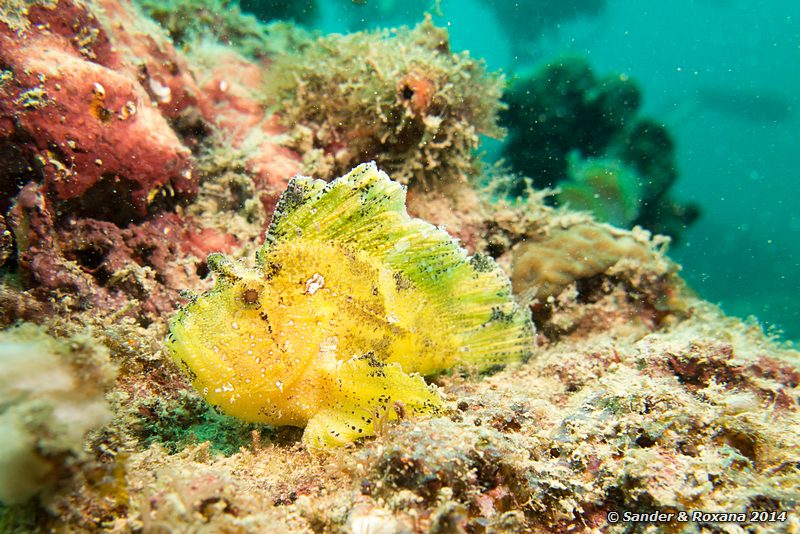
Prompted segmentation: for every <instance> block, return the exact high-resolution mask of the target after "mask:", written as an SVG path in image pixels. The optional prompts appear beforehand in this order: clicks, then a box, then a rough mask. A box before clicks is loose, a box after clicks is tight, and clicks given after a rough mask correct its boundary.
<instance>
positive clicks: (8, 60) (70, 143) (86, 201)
mask: <svg viewBox="0 0 800 534" xmlns="http://www.w3.org/2000/svg"><path fill="white" fill-rule="evenodd" d="M20 9H22V8H20ZM7 16H8V15H6V17H7ZM26 16H27V19H26V24H25V26H24V27H23V28H20V29H15V28H14V27H12V26H9V25H8V23H7V22H6V23H2V22H0V39H1V40H2V41H0V42H2V46H0V50H2V52H0V63H2V65H3V66H4V71H3V72H4V75H3V82H2V84H0V125H2V128H0V143H2V145H3V146H9V145H13V149H12V148H8V149H7V150H9V151H12V150H13V152H14V156H15V157H11V158H3V164H2V166H0V182H3V185H2V186H0V188H1V189H2V190H4V191H10V190H12V189H13V184H14V183H15V182H16V183H19V182H20V181H27V180H29V179H30V176H31V175H32V174H34V169H36V171H35V172H37V173H40V174H41V175H42V178H43V182H44V184H45V186H46V188H47V190H48V191H49V192H52V193H54V195H55V196H56V198H58V199H59V200H71V199H81V200H82V201H83V202H82V204H81V208H82V209H83V210H85V211H87V212H88V213H90V214H91V215H94V216H104V217H105V218H116V219H117V220H119V221H122V222H127V220H129V219H131V218H133V217H134V216H143V215H145V214H146V213H147V212H148V210H149V209H150V206H151V204H152V203H153V201H154V199H155V198H156V195H158V198H161V193H168V196H173V195H178V196H179V197H180V196H188V195H191V194H193V193H194V191H195V189H196V187H197V184H196V181H195V180H193V179H192V175H191V167H190V163H189V151H188V150H187V149H186V148H185V147H184V146H183V145H182V144H181V142H180V140H179V139H178V137H177V135H176V134H175V132H174V131H173V130H172V128H170V126H169V124H168V122H167V120H166V119H165V117H164V116H163V115H162V113H160V112H159V109H158V108H156V107H153V106H151V105H150V103H151V96H152V97H154V100H153V102H156V103H160V104H162V105H163V104H167V103H171V106H170V108H169V109H170V110H171V111H177V108H175V107H174V106H175V102H177V101H178V100H179V98H180V97H181V96H182V97H184V98H190V97H188V96H187V93H184V94H183V95H178V94H175V95H172V96H170V97H168V95H169V94H170V85H169V83H168V82H167V80H168V79H169V80H172V79H175V78H178V77H179V75H173V74H170V73H166V76H165V75H164V73H163V67H162V68H158V67H155V68H153V69H152V70H151V69H149V68H148V66H139V65H133V64H131V63H129V62H128V61H127V59H126V57H125V54H124V52H123V50H126V48H125V41H124V40H123V39H117V40H114V41H112V40H111V39H110V37H109V34H108V33H107V32H105V31H104V30H103V27H102V25H101V24H100V22H99V21H98V19H97V18H96V16H95V15H94V14H93V13H92V12H91V11H88V10H86V9H85V8H83V7H82V5H81V4H73V3H71V2H68V1H62V2H59V3H58V5H57V7H56V5H49V4H47V3H44V2H43V3H36V2H34V3H33V5H32V6H30V7H29V8H27V12H26ZM69 19H71V20H73V22H72V24H75V25H78V26H79V27H80V28H81V31H82V35H81V36H79V38H73V37H74V35H73V30H72V28H71V27H69V26H68V25H64V24H63V21H65V20H69ZM164 47H165V48H166V51H167V53H169V48H168V46H167V45H164ZM140 48H141V47H140ZM157 50H158V51H161V49H157ZM126 51H127V52H128V54H130V55H137V56H138V57H142V56H143V54H141V53H140V52H144V50H135V51H133V50H130V49H127V50H126ZM145 57H146V56H145ZM159 59H160V61H158V65H161V64H162V63H163V62H164V60H165V59H166V58H163V57H162V58H159ZM153 63H156V61H153ZM144 65H148V64H147V63H145V64H144ZM140 68H144V69H146V70H145V72H147V78H146V80H147V81H146V84H149V88H150V94H148V91H147V90H146V89H145V87H144V86H143V85H142V84H141V83H139V79H138V76H139V73H140V70H139V69H140ZM175 68H176V69H178V68H179V67H178V64H177V62H176V66H175ZM178 83H181V84H186V83H187V82H186V80H185V79H182V80H180V81H179V82H178ZM159 95H160V96H159ZM171 101H172V102H171ZM4 152H5V150H4ZM111 195H115V196H116V197H117V199H119V200H120V202H118V203H117V204H116V205H117V206H118V207H117V209H116V210H115V211H114V212H108V213H106V212H104V211H103V210H104V209H106V208H108V204H107V203H104V202H102V201H101V200H103V199H106V198H108V197H109V196H111ZM125 206H130V208H131V209H128V210H127V211H126V210H125V209H124V207H125ZM6 207H7V206H6Z"/></svg>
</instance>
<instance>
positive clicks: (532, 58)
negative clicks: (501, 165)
mask: <svg viewBox="0 0 800 534" xmlns="http://www.w3.org/2000/svg"><path fill="white" fill-rule="evenodd" d="M251 4H252V5H248V3H247V2H244V3H243V4H242V6H243V8H244V9H245V10H247V9H248V8H249V9H252V10H253V11H255V12H258V5H257V4H258V2H251ZM262 4H263V3H262ZM299 4H302V2H300V3H299ZM643 5H644V4H642V3H641V2H637V1H636V0H610V1H607V2H605V1H602V0H583V1H566V2H556V1H541V2H535V1H527V2H512V1H502V0H500V1H490V0H485V1H481V0H443V1H442V2H440V3H439V4H438V10H437V9H436V8H437V6H433V5H431V3H430V2H425V1H417V2H413V1H412V2H390V1H383V2H380V1H378V2H371V1H370V2H363V3H361V2H352V3H351V2H346V1H340V2H320V3H319V5H318V6H317V8H316V11H315V12H313V14H312V15H311V16H310V17H306V19H305V22H306V24H307V25H309V26H311V27H313V28H316V29H319V30H320V31H322V32H323V33H340V32H349V31H355V30H361V29H367V28H376V27H394V26H397V25H399V24H406V25H413V24H415V23H416V22H418V21H419V20H420V19H421V17H422V13H423V12H424V11H425V10H430V9H431V8H433V10H432V12H433V13H436V14H437V15H435V16H434V21H435V23H436V24H439V25H443V26H446V27H447V28H448V30H449V32H450V35H451V43H452V47H453V49H454V50H468V51H469V52H470V54H471V55H472V56H473V57H476V58H482V59H484V60H485V61H486V63H487V66H488V68H489V70H498V69H502V70H503V71H504V73H505V74H506V76H507V77H508V78H509V79H510V80H514V78H515V76H518V75H520V74H523V73H526V72H529V71H531V70H532V69H535V68H536V67H537V66H539V65H541V64H543V63H546V62H548V61H553V60H554V59H558V58H560V57H563V56H583V57H585V58H587V59H588V61H589V63H590V65H591V67H592V68H593V69H594V71H595V72H597V73H599V74H608V73H619V74H621V75H625V76H628V77H629V78H630V79H632V80H633V81H635V83H636V84H638V85H639V87H640V89H641V92H642V95H643V98H642V105H641V108H640V114H642V115H644V116H647V117H650V118H652V119H653V120H655V121H656V122H659V123H661V124H663V125H664V126H666V128H667V129H668V131H669V132H670V133H671V135H672V137H673V140H674V142H675V144H676V157H677V173H678V179H677V181H676V182H675V184H674V185H673V187H672V190H671V191H672V195H673V196H674V197H676V199H678V200H679V201H682V202H686V203H695V204H696V205H697V206H698V207H699V208H700V212H701V214H700V216H699V217H698V219H697V220H696V221H695V222H694V223H693V224H690V225H687V227H686V229H685V230H684V231H683V232H682V236H681V239H680V240H679V241H678V242H676V243H673V245H672V246H671V247H670V256H671V257H672V258H674V259H675V260H676V261H678V262H679V263H680V264H682V266H683V271H682V274H683V276H684V278H685V279H686V280H687V281H688V282H689V284H690V285H691V286H692V288H694V289H695V290H696V291H697V292H698V293H699V294H700V296H702V297H704V298H706V299H708V300H710V301H712V302H717V303H719V304H720V305H721V306H722V308H723V309H724V310H725V311H726V312H728V313H730V314H733V315H737V316H740V317H748V316H750V315H755V316H756V317H757V318H758V320H759V322H761V323H762V324H763V325H765V326H766V327H775V328H776V329H777V330H778V331H782V336H783V337H785V338H787V339H795V340H796V339H800V311H799V310H798V307H797V297H798V295H800V216H799V215H798V210H797V202H798V199H800V155H798V136H799V135H800V113H798V102H797V99H798V94H800V54H798V47H799V46H800V25H798V21H799V20H800V4H798V3H797V2H794V1H791V0H776V1H774V2H770V3H769V4H765V3H763V2H757V1H754V0H753V1H748V0H676V1H674V2H668V3H647V5H646V7H643ZM496 145H497V143H496V142H494V141H492V140H489V143H488V144H487V143H486V142H484V150H487V158H488V159H490V160H491V159H493V158H497V157H499V155H500V154H499V149H497V147H496Z"/></svg>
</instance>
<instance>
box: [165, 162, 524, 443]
mask: <svg viewBox="0 0 800 534" xmlns="http://www.w3.org/2000/svg"><path fill="white" fill-rule="evenodd" d="M209 267H210V268H211V270H212V271H214V272H216V273H217V280H216V285H215V287H214V288H213V289H211V290H210V291H208V292H206V293H205V294H203V295H202V296H200V297H198V298H197V299H195V300H194V301H193V302H190V303H189V304H188V305H187V306H186V307H185V308H184V309H182V310H181V311H180V312H179V313H178V314H177V315H176V317H175V318H174V319H173V321H172V323H171V326H170V337H169V348H170V351H171V353H172V356H173V358H174V360H175V361H176V362H177V363H178V364H179V365H180V366H181V367H182V368H183V369H184V371H185V372H186V373H187V375H188V376H189V378H190V380H191V381H192V383H193V385H194V387H195V388H196V389H197V390H198V391H199V392H200V393H201V394H202V395H203V396H204V397H205V398H206V400H207V401H208V402H210V403H211V404H212V405H214V406H215V407H217V408H218V409H219V410H220V411H222V412H224V413H227V414H229V415H232V416H235V417H238V418H240V419H243V420H246V421H251V422H262V423H268V424H272V425H293V426H301V427H306V430H305V433H304V436H303V440H304V442H305V444H306V445H307V446H309V447H315V448H324V447H329V446H334V445H342V444H345V443H348V442H351V441H354V440H356V439H358V438H360V437H363V436H367V435H372V434H374V433H375V430H376V428H378V427H379V426H380V424H382V422H384V421H386V420H389V419H394V418H396V417H397V412H398V411H402V412H404V413H406V414H409V415H416V414H423V413H435V412H436V411H437V410H438V409H439V406H440V405H441V399H440V396H439V394H438V393H437V391H436V390H435V388H433V387H431V386H428V385H427V384H426V383H425V381H424V380H423V378H422V376H427V375H432V374H436V373H439V372H441V371H444V370H446V369H449V368H451V367H453V366H455V365H458V364H461V363H468V364H473V365H475V366H477V367H479V368H482V367H488V366H491V365H494V364H498V363H504V362H508V361H512V360H516V359H520V358H526V357H527V356H528V354H529V351H530V349H531V347H532V341H533V338H532V336H533V329H532V325H531V323H530V317H529V314H528V312H527V310H522V309H520V308H519V307H518V306H517V305H516V303H515V302H514V300H513V298H512V296H511V288H510V283H509V281H508V279H507V277H506V276H505V274H504V273H503V272H502V270H501V269H500V268H499V267H498V266H497V265H496V264H495V263H494V261H493V260H491V259H489V258H486V257H483V256H479V255H478V256H473V257H472V258H468V257H467V256H466V252H465V251H464V250H463V249H461V248H460V247H459V246H458V244H457V242H456V241H455V240H454V239H452V238H451V237H450V236H449V235H447V233H446V232H444V231H443V230H441V229H438V228H436V227H435V226H433V225H431V224H429V223H426V222H424V221H421V220H419V219H414V218H411V217H409V215H408V214H407V213H406V210H405V188H404V187H403V186H402V185H400V184H398V183H396V182H393V181H391V180H390V179H389V178H388V176H386V175H385V174H384V173H383V172H381V171H379V170H378V169H377V168H376V167H375V165H374V164H373V163H371V164H363V165H360V166H359V167H357V168H356V169H354V170H353V171H351V172H350V173H348V174H347V175H345V176H343V177H341V178H338V179H336V180H334V181H333V182H330V183H326V182H324V181H321V180H313V179H311V178H306V177H297V178H295V179H293V180H292V182H291V183H290V185H289V187H288V189H287V191H286V192H285V193H284V194H283V195H282V197H281V199H280V201H279V203H278V206H277V208H276V212H275V214H274V216H273V220H272V223H271V225H270V228H269V231H268V233H267V239H266V242H265V244H264V246H263V247H262V248H261V249H260V250H259V252H258V253H257V257H256V266H255V268H248V267H245V266H243V265H241V264H238V263H235V262H233V261H231V260H229V259H227V258H226V257H225V256H223V255H221V254H213V255H211V256H210V257H209ZM399 406H402V409H399Z"/></svg>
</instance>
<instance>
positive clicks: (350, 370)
mask: <svg viewBox="0 0 800 534" xmlns="http://www.w3.org/2000/svg"><path fill="white" fill-rule="evenodd" d="M336 375H337V376H336V382H337V390H338V391H337V392H336V398H334V399H331V401H332V402H331V406H330V407H328V408H326V409H323V410H321V411H320V412H318V413H317V414H316V415H314V416H313V417H312V418H311V419H310V420H309V421H308V424H307V426H306V430H305V433H304V434H303V443H304V444H305V445H306V447H308V448H314V449H322V448H328V447H337V446H342V445H346V444H347V443H352V442H353V441H356V440H357V439H359V438H363V437H365V436H373V435H375V434H378V433H380V432H382V430H383V429H384V428H385V426H386V423H387V422H388V421H391V420H394V419H397V418H398V417H405V416H414V415H419V414H426V413H438V411H439V407H440V406H441V398H440V397H439V394H438V393H437V392H436V390H435V389H433V388H432V387H430V386H428V385H427V384H426V383H425V381H424V380H423V379H422V377H421V376H419V375H416V374H414V375H409V374H407V373H405V372H403V369H402V368H401V367H400V366H399V365H398V364H396V363H393V364H386V363H383V362H380V361H378V360H376V359H375V358H374V357H373V356H372V355H371V354H367V355H364V356H354V357H353V358H351V359H350V360H348V361H346V362H344V363H343V364H342V365H341V367H339V369H338V372H337V373H336Z"/></svg>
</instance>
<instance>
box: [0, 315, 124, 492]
mask: <svg viewBox="0 0 800 534" xmlns="http://www.w3.org/2000/svg"><path fill="white" fill-rule="evenodd" d="M113 372H114V371H113V368H112V367H111V366H110V363H109V360H108V353H107V351H106V350H105V349H104V348H103V347H98V346H96V344H95V343H94V342H93V340H92V338H91V337H90V336H88V335H87V334H82V335H79V336H74V337H71V338H70V339H69V340H67V341H61V340H56V339H55V338H52V337H50V336H48V335H47V334H45V333H44V332H43V331H42V330H41V329H39V328H37V327H36V326H33V325H31V324H22V325H20V326H17V327H15V328H12V329H10V330H6V331H3V332H0V406H1V407H2V408H0V434H2V436H3V440H2V443H0V502H2V503H4V504H14V503H20V502H24V501H25V500H27V499H29V498H31V497H32V496H34V495H36V494H37V493H39V492H41V491H42V490H44V489H45V488H47V487H49V486H52V485H54V484H56V483H57V482H58V481H59V480H60V479H62V478H64V477H65V476H68V474H69V472H70V471H76V470H77V468H78V466H77V463H78V462H79V460H80V458H81V457H82V456H84V455H85V453H84V451H83V442H84V438H85V435H86V433H87V432H89V431H91V430H95V429H97V428H99V427H101V426H102V425H104V424H105V423H106V422H108V420H109V419H110V417H111V412H110V410H109V407H108V405H107V404H106V402H105V400H104V398H103V394H104V391H103V390H104V388H106V387H109V386H110V385H111V382H112V381H113Z"/></svg>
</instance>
